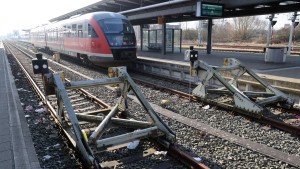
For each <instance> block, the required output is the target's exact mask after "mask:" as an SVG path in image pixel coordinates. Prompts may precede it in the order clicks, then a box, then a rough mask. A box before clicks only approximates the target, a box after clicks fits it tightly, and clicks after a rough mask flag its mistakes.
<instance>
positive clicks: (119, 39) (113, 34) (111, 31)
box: [98, 19, 136, 47]
mask: <svg viewBox="0 0 300 169" xmlns="http://www.w3.org/2000/svg"><path fill="white" fill-rule="evenodd" d="M98 24H99V25H100V27H101V29H102V30H103V32H104V34H105V36H106V39H107V40H108V43H109V45H110V46H112V47H115V46H135V44H136V39H135V35H134V30H133V27H132V26H131V24H130V22H129V21H128V20H124V19H103V20H99V21H98Z"/></svg>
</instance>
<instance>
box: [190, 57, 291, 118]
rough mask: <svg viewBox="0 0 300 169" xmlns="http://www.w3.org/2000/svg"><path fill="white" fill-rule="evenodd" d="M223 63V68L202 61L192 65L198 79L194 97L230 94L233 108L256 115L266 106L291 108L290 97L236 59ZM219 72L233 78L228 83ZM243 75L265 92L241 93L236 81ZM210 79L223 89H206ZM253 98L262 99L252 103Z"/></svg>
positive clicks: (228, 59)
mask: <svg viewBox="0 0 300 169" xmlns="http://www.w3.org/2000/svg"><path fill="white" fill-rule="evenodd" d="M224 63H226V65H225V66H212V65H209V64H207V63H206V62H204V61H202V60H198V61H196V62H195V63H194V65H193V67H192V70H194V71H197V73H196V74H197V76H198V77H199V79H200V82H198V86H197V87H196V88H195V89H194V90H193V94H194V95H196V96H199V97H203V98H204V97H207V95H208V94H209V93H210V94H211V93H213V94H231V95H232V96H233V101H234V106H235V107H237V108H239V109H243V110H246V111H248V112H253V113H256V114H261V113H263V112H264V111H265V107H264V106H265V105H267V104H274V103H278V104H280V105H284V106H286V107H292V106H293V104H294V102H293V100H292V99H291V98H290V97H288V96H287V95H286V94H284V93H283V92H281V91H279V90H278V89H276V88H274V87H273V86H271V85H270V84H268V83H267V82H265V81H263V80H262V79H261V78H260V77H259V76H258V75H257V74H255V73H254V72H253V71H252V70H250V69H248V68H246V66H245V65H243V64H242V63H241V62H240V61H238V60H237V59H234V58H225V60H224ZM221 71H227V72H229V73H230V74H231V76H232V77H233V78H232V79H231V80H229V81H227V80H225V78H224V77H223V76H222V75H221V74H220V72H221ZM245 73H248V74H249V75H250V76H251V77H253V78H254V79H256V80H257V81H258V82H259V83H260V84H261V85H262V86H263V87H265V89H266V92H265V93H263V92H254V91H253V92H251V91H241V90H240V89H239V86H238V79H239V78H240V77H241V76H242V75H244V74H245ZM212 78H215V79H217V80H218V81H219V82H220V83H221V84H222V85H223V87H221V88H218V89H207V87H208V84H209V80H210V79H212ZM254 97H264V98H263V99H261V100H257V101H253V100H255V99H254Z"/></svg>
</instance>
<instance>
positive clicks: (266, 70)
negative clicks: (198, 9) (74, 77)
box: [137, 50, 300, 83]
mask: <svg viewBox="0 0 300 169" xmlns="http://www.w3.org/2000/svg"><path fill="white" fill-rule="evenodd" d="M197 51H198V53H199V57H198V58H199V59H201V60H203V61H205V62H207V63H208V64H210V65H216V66H220V65H223V59H224V58H236V59H238V60H240V61H241V62H242V63H243V64H244V65H246V66H247V67H248V68H251V69H252V70H253V71H254V72H255V73H258V74H260V75H261V76H265V77H268V78H271V79H274V80H276V79H281V80H282V79H287V81H291V80H292V81H298V83H300V73H299V72H300V56H287V57H286V62H285V63H270V62H265V61H264V54H261V53H240V52H216V51H212V53H211V54H206V51H203V50H197ZM137 55H138V57H140V58H143V57H145V58H154V59H163V60H168V61H172V62H180V63H182V62H183V63H185V62H186V64H189V62H188V61H185V60H184V50H183V51H182V53H167V54H166V55H162V54H161V53H160V52H148V51H147V52H144V51H138V53H137Z"/></svg>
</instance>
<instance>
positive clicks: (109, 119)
mask: <svg viewBox="0 0 300 169" xmlns="http://www.w3.org/2000/svg"><path fill="white" fill-rule="evenodd" d="M109 73H110V78H105V79H95V80H85V81H75V82H64V81H63V80H62V75H61V73H54V74H52V75H51V76H52V77H51V78H48V79H53V82H52V83H48V84H49V85H50V84H51V85H53V86H54V87H55V91H56V92H55V93H56V96H57V103H58V108H57V114H56V115H57V116H58V118H59V119H62V118H63V117H64V116H65V114H66V113H67V114H68V116H67V117H68V120H70V122H71V124H72V128H73V130H74V138H76V140H75V141H76V146H77V148H78V149H79V150H80V152H81V154H82V156H83V158H84V159H85V161H87V162H88V164H90V165H92V164H94V163H95V157H94V155H93V153H92V151H91V148H90V146H92V145H96V146H97V147H98V148H106V147H107V146H111V145H117V144H122V143H124V142H129V141H132V140H133V139H138V138H145V137H151V138H154V139H161V138H163V139H165V140H167V141H168V142H170V143H174V142H175V138H176V136H175V134H174V133H173V131H172V130H171V129H170V128H169V127H168V126H167V125H166V124H165V123H164V122H163V121H162V120H161V118H160V117H159V116H158V114H157V113H156V112H155V111H154V110H153V108H152V107H151V106H150V104H149V103H148V101H147V100H146V99H145V97H144V96H143V94H142V92H141V91H140V89H139V88H138V86H137V85H136V84H135V83H134V81H133V80H132V79H131V77H130V76H129V75H128V73H127V71H126V67H113V68H109ZM111 84H118V85H119V87H120V89H121V96H120V97H119V99H118V102H117V104H116V105H115V106H114V107H113V108H112V109H111V111H110V112H109V113H108V114H107V115H106V116H91V115H84V114H76V113H75V112H74V109H73V107H72V104H71V101H70V99H69V98H68V94H67V89H76V88H84V87H91V86H99V85H111ZM130 90H132V91H133V92H134V93H135V95H136V97H137V98H138V100H139V101H140V102H141V104H142V105H143V107H144V108H145V111H146V112H147V114H146V115H145V116H146V117H150V118H151V119H148V120H147V119H145V121H137V120H126V119H120V118H117V117H115V116H116V114H117V113H118V112H120V111H125V110H126V109H127V106H128V105H127V95H128V92H129V91H130ZM64 108H65V109H64ZM64 110H66V112H65V111H64ZM78 119H81V120H84V121H91V122H94V123H95V122H96V123H99V125H98V127H97V128H96V129H95V131H94V132H93V133H92V134H91V135H90V137H89V139H88V141H87V140H86V139H85V137H84V135H83V133H82V132H81V128H80V125H79V121H78ZM110 124H113V125H114V126H121V127H127V128H134V129H137V130H136V131H134V132H130V133H126V134H122V135H118V136H112V137H106V138H105V139H104V138H102V135H103V134H104V132H105V131H106V129H107V128H108V127H109V126H110ZM101 138H102V139H101Z"/></svg>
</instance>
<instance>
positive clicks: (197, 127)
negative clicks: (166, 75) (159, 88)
mask: <svg viewBox="0 0 300 169" xmlns="http://www.w3.org/2000/svg"><path fill="white" fill-rule="evenodd" d="M162 83H165V82H162ZM167 85H169V87H170V86H171V85H170V84H167ZM185 88H186V87H185ZM151 92H153V91H151ZM144 93H145V92H144ZM146 93H150V92H146ZM157 94H158V93H157ZM133 100H134V99H133ZM156 100H157V101H159V99H158V98H156ZM157 101H156V102H157ZM157 104H158V105H161V106H163V107H166V108H168V107H169V105H168V103H167V104H162V103H157ZM171 104H174V102H173V103H172V101H171V103H170V105H171ZM188 104H192V105H193V103H190V102H188ZM185 105H186V104H185ZM157 109H162V108H159V107H158V108H157ZM198 109H199V108H198ZM157 111H158V110H157ZM162 111H163V113H164V116H166V117H168V118H167V119H169V120H171V121H174V120H175V119H176V121H178V122H180V123H182V124H185V125H187V124H188V125H187V126H190V127H191V128H189V127H186V126H185V125H178V124H174V125H176V126H180V128H188V133H197V136H198V138H199V137H200V138H202V139H203V137H204V138H206V137H207V136H208V138H209V139H210V142H214V141H212V140H211V137H210V136H209V135H211V131H207V130H203V128H202V127H204V128H205V129H207V128H209V127H208V126H202V127H201V122H199V121H195V120H194V119H193V118H192V119H190V118H186V117H190V115H185V117H184V116H178V117H177V118H175V114H168V113H170V112H169V111H167V110H162ZM175 112H176V111H175ZM193 112H194V113H196V112H195V111H193ZM177 113H178V114H181V113H180V112H177ZM192 116H198V115H197V113H196V114H195V115H192ZM184 119H185V120H184ZM169 123H170V124H172V123H171V122H169ZM190 123H192V124H190ZM202 125H203V124H202ZM212 130H213V129H212ZM176 133H178V136H177V137H180V138H185V137H186V136H188V137H189V138H187V139H182V140H181V139H178V142H179V143H184V142H186V141H183V140H191V142H189V141H188V143H186V144H192V145H193V144H194V142H196V143H197V145H198V146H195V147H199V145H201V144H202V143H201V142H202V141H200V142H199V141H198V140H197V137H195V135H193V134H192V135H190V134H188V133H182V132H181V131H180V130H179V131H177V132H176ZM217 133H225V132H224V131H217ZM212 135H216V136H217V137H221V138H222V139H224V140H229V139H228V137H222V136H220V135H218V134H216V133H215V134H212ZM194 137H195V138H194ZM195 139H196V140H197V141H196V140H195ZM202 139H200V140H202ZM236 140H238V141H237V142H235V144H238V145H243V144H245V142H243V141H242V139H241V138H239V137H237V138H236ZM248 141H249V140H248ZM216 142H218V141H216ZM221 142H222V141H221ZM230 142H231V141H230ZM203 144H204V143H203ZM205 144H207V143H205ZM220 144H224V142H222V143H220ZM247 144H249V142H247ZM225 145H226V146H228V145H227V143H225ZM250 145H254V144H252V143H250ZM260 146H261V145H260ZM200 147H202V148H203V147H205V146H200ZM202 148H201V149H199V150H197V152H198V153H200V152H202V151H205V150H204V149H202ZM248 148H249V149H254V147H251V146H250V147H248ZM259 148H261V147H259ZM261 149H262V150H263V151H259V150H254V151H258V152H260V153H262V154H265V155H267V156H271V157H273V158H275V159H280V158H277V157H278V155H282V152H276V153H277V155H276V154H268V153H267V152H268V147H263V148H261ZM215 151H216V152H219V151H218V150H217V149H215ZM210 153H213V152H211V151H210ZM219 153H220V152H219ZM200 154H201V153H200ZM253 154H255V153H253ZM244 155H245V154H244ZM285 155H288V154H285ZM255 157H257V156H256V155H255ZM214 158H217V157H214ZM228 158H229V159H231V158H232V157H228ZM247 158H248V157H247ZM291 159H294V158H293V157H292V158H291ZM280 160H282V161H285V160H284V159H280ZM210 161H214V162H215V163H217V165H220V166H222V165H225V166H228V164H226V162H225V163H224V159H222V158H219V160H218V161H215V160H213V159H212V160H210ZM210 161H208V159H207V160H206V159H204V162H205V163H207V164H210V166H216V164H212V163H211V162H210ZM229 161H230V160H229ZM285 162H287V163H288V164H291V165H295V166H297V164H293V162H292V161H285ZM229 163H231V162H229ZM240 163H241V164H242V162H240ZM277 165H278V164H277ZM229 166H230V165H229ZM231 167H233V166H231ZM235 167H236V166H235Z"/></svg>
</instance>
